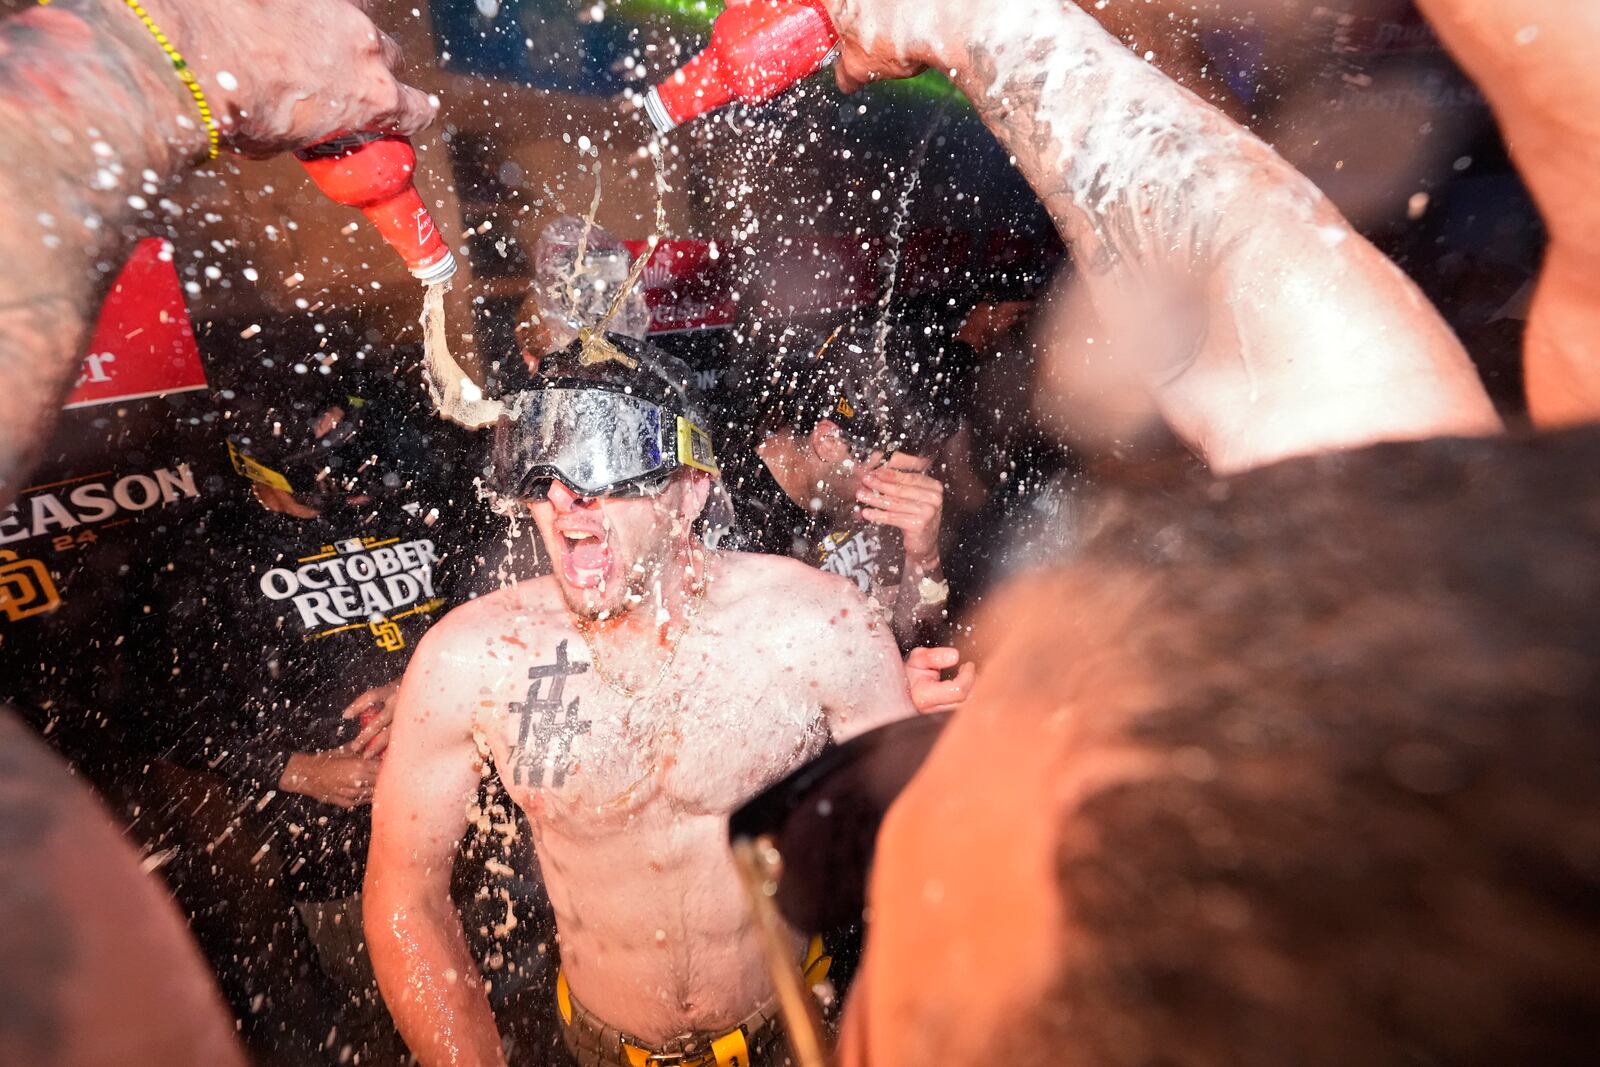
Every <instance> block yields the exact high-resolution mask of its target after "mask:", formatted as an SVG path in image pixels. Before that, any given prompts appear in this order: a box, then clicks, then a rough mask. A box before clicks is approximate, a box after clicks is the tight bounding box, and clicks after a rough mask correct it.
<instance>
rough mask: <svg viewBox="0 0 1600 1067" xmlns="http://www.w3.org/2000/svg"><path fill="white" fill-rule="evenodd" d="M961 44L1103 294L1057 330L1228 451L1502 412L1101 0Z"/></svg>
mask: <svg viewBox="0 0 1600 1067" xmlns="http://www.w3.org/2000/svg"><path fill="white" fill-rule="evenodd" d="M947 52H948V55H949V57H950V58H949V60H948V69H952V70H954V71H955V80H956V81H957V83H958V84H959V85H960V86H961V88H962V89H963V90H964V91H965V92H966V93H968V95H969V96H971V98H972V99H973V101H974V103H975V105H976V107H977V109H978V111H979V113H980V114H981V115H982V116H983V118H984V121H985V122H986V123H987V124H988V125H989V127H990V129H991V130H992V131H993V132H994V133H995V135H996V136H997V137H998V138H999V139H1000V140H1001V141H1002V142H1003V143H1004V144H1005V145H1006V146H1007V148H1008V149H1009V150H1010V151H1011V152H1012V153H1013V154H1014V156H1015V157H1016V162H1017V166H1018V167H1019V168H1020V169H1021V170H1022V172H1023V174H1024V175H1025V176H1026V177H1027V179H1028V181H1029V182H1030V184H1031V185H1032V186H1033V188H1034V190H1035V192H1036V193H1037V194H1038V195H1039V197H1040V199H1041V200H1042V201H1043V203H1044V205H1045V207H1046V208H1047V209H1048V210H1049V212H1050V214H1051V216H1052V217H1053V219H1054V220H1055V222H1056V225H1057V226H1058V228H1059V229H1060V231H1061V233H1062V236H1063V237H1064V238H1065V239H1066V241H1067V242H1068V243H1069V244H1070V245H1071V247H1072V250H1073V259H1074V263H1075V265H1076V267H1077V271H1078V273H1077V279H1076V281H1077V284H1079V285H1081V286H1082V287H1083V290H1084V292H1085V293H1086V294H1087V295H1088V307H1089V310H1090V311H1091V313H1092V314H1091V315H1090V316H1089V321H1085V322H1082V323H1076V324H1075V326H1074V329H1075V331H1076V332H1074V333H1073V335H1072V336H1067V337H1058V338H1052V344H1055V345H1058V346H1062V348H1063V351H1064V352H1065V353H1066V354H1067V355H1066V358H1070V359H1079V360H1083V361H1106V360H1110V361H1112V362H1113V363H1115V364H1116V366H1117V367H1118V368H1119V373H1121V374H1125V375H1126V376H1127V377H1128V378H1130V379H1135V380H1139V381H1141V382H1143V383H1144V385H1145V386H1146V387H1147V388H1148V389H1149V391H1150V392H1151V394H1152V395H1153V396H1154V397H1155V399H1156V403H1157V405H1158V406H1159V407H1160V409H1161V412H1162V414H1163V415H1164V416H1165V417H1166V419H1167V421H1168V423H1169V425H1171V426H1172V428H1173V429H1174V430H1175V431H1176V432H1177V434H1178V435H1179V436H1180V437H1181V438H1182V439H1183V440H1184V441H1185V442H1186V443H1188V444H1189V445H1190V446H1191V447H1192V448H1194V449H1195V451H1197V452H1198V453H1200V454H1201V455H1202V456H1204V457H1205V458H1206V459H1207V460H1208V462H1210V463H1211V465H1212V466H1213V468H1214V469H1216V470H1218V471H1220V472H1236V471H1239V470H1243V469H1247V468H1249V467H1252V466H1257V465H1260V464H1262V463H1268V462H1273V461H1275V460H1278V459H1282V458H1285V457H1287V456H1291V455H1298V454H1303V453H1306V452H1312V451H1320V450H1325V449H1331V448H1348V447H1358V446H1361V445H1365V444H1369V443H1372V442H1375V441H1380V440H1394V439H1403V438H1414V437H1423V436H1433V435H1438V434H1467V433H1486V432H1493V431H1494V430H1495V429H1497V428H1498V425H1499V424H1498V421H1497V419H1496V417H1495V415H1494V411H1493V408H1492V407H1491V406H1490V404H1489V402H1488V398H1487V396H1486V395H1485V393H1484V391H1483V388H1482V384H1481V382H1480V381H1479V380H1478V378H1477V374H1476V372H1475V371H1474V369H1473V367H1472V365H1471V363H1470V361H1469V360H1468V359H1467V357H1466V354H1465V352H1464V351H1463V350H1462V349H1461V347H1460V344H1459V343H1458V342H1457V341H1456V340H1455V338H1454V336H1453V335H1452V334H1451V333H1450V330H1449V328H1448V327H1447V326H1446V325H1445V323H1444V321H1443V319H1442V318H1441V317H1440V316H1439V315H1438V313H1437V311H1435V310H1434V309H1433V307H1432V306H1431V305H1430V304H1428V302H1427V300H1426V299H1425V298H1424V297H1423V296H1422V294H1421V292H1420V291H1419V290H1418V289H1417V288H1416V286H1415V284H1414V283H1412V282H1411V281H1410V280H1409V279H1408V278H1407V277H1406V276H1405V275H1404V274H1403V273H1402V272H1400V271H1399V270H1398V269H1396V268H1395V267H1394V265H1393V264H1392V263H1390V262H1389V261H1388V260H1386V259H1385V258H1384V257H1383V256H1382V255H1381V254H1380V253H1379V252H1378V251H1377V250H1376V249H1374V248H1373V247H1372V246H1371V244H1369V243H1368V242H1367V241H1365V240H1364V239H1362V238H1361V237H1360V236H1359V235H1358V234H1356V233H1355V232H1354V231H1353V230H1352V229H1351V227H1350V225H1349V223H1348V222H1347V221H1346V220H1345V219H1344V218H1343V217H1342V216H1341V215H1340V214H1339V212H1338V211H1337V209H1335V208H1334V207H1333V205H1332V204H1331V203H1330V202H1329V201H1328V200H1327V198H1326V197H1324V196H1323V195H1322V193H1321V192H1320V191H1319V190H1318V189H1317V188H1316V187H1315V186H1314V185H1313V184H1312V183H1311V182H1310V181H1309V180H1307V179H1306V178H1305V177H1304V176H1303V175H1301V174H1300V173H1299V172H1298V171H1296V170H1295V169H1294V168H1293V167H1291V166H1290V165H1289V164H1288V163H1286V162H1285V161H1284V160H1283V159H1281V158H1280V157H1279V156H1277V155H1276V154H1275V153H1274V152H1273V151H1272V150H1271V149H1270V148H1269V147H1267V145H1265V144H1264V143H1263V142H1261V141H1260V140H1259V139H1257V138H1256V137H1255V136H1253V135H1252V134H1250V133H1249V132H1248V131H1246V130H1245V129H1243V128H1242V127H1240V126H1239V125H1237V124H1236V123H1234V122H1233V121H1232V120H1230V119H1229V118H1228V117H1227V116H1225V115H1223V114H1222V113H1221V112H1220V111H1218V110H1217V109H1216V108H1214V107H1211V106H1210V105H1208V104H1206V103H1204V102H1203V101H1201V100H1200V99H1199V98H1198V97H1196V96H1194V95H1193V94H1192V93H1190V92H1188V91H1186V90H1184V89H1183V88H1181V87H1180V86H1178V85H1176V84H1175V83H1173V82H1172V81H1171V80H1170V79H1169V78H1168V77H1166V76H1165V75H1164V74H1162V73H1161V72H1160V71H1159V70H1157V69H1156V68H1155V67H1154V66H1152V65H1151V64H1149V63H1147V62H1145V61H1144V60H1143V59H1141V58H1140V57H1139V56H1136V55H1134V54H1133V53H1131V52H1129V51H1128V50H1127V49H1126V48H1125V47H1123V46H1122V45H1121V44H1120V43H1119V42H1117V41H1116V40H1115V39H1114V38H1113V37H1112V36H1111V35H1110V34H1108V33H1107V32H1106V31H1105V30H1103V29H1101V28H1100V27H1099V26H1098V25H1097V24H1096V22H1095V20H1094V19H1093V18H1091V17H1090V16H1089V15H1088V14H1086V13H1085V12H1084V11H1082V10H1079V9H1078V8H1077V7H1076V6H1074V5H1073V4H1071V3H1067V2H1063V0H1020V2H1019V3H1018V4H1017V5H1016V10H1014V11H1012V13H1011V17H1008V19H1007V20H1006V21H1005V23H1004V24H1003V25H993V26H985V27H983V28H982V29H981V32H978V31H975V32H972V33H970V34H966V35H964V36H963V37H962V38H961V39H959V40H955V41H954V43H953V44H951V45H950V46H948V48H947ZM1091 346H1092V347H1091Z"/></svg>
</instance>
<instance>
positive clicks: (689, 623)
mask: <svg viewBox="0 0 1600 1067" xmlns="http://www.w3.org/2000/svg"><path fill="white" fill-rule="evenodd" d="M705 597H706V587H705V582H704V581H703V580H702V581H701V582H700V583H699V584H698V585H696V586H695V589H694V596H693V597H692V598H691V599H690V601H689V608H688V610H687V611H685V612H684V615H685V616H686V620H685V622H684V625H683V629H682V630H681V631H679V633H678V638H677V640H675V641H673V642H672V647H671V648H670V649H668V650H667V658H666V659H665V660H663V661H662V663H661V669H660V670H658V671H656V676H655V678H653V679H651V681H650V684H649V685H646V686H640V687H637V688H629V687H628V686H626V685H623V684H622V683H621V682H619V681H617V680H616V679H614V678H612V677H610V676H609V675H608V674H607V673H606V669H605V667H604V666H603V665H602V664H601V662H600V646H599V645H597V644H596V643H595V641H594V638H593V636H592V635H591V633H590V630H589V627H587V626H582V625H580V626H579V627H578V628H577V629H578V635H579V636H580V637H582V638H583V643H584V644H585V645H587V646H588V647H589V658H590V659H591V660H592V661H593V663H594V673H595V674H596V675H598V676H599V678H600V680H601V681H602V682H604V683H605V686H606V688H607V689H610V690H611V691H612V692H614V693H616V694H618V695H619V696H622V697H625V698H627V699H628V700H630V701H637V700H638V699H639V698H640V697H641V696H647V695H649V694H652V693H654V692H655V691H656V689H657V688H659V687H660V685H661V683H662V682H663V681H664V680H666V677H667V672H668V671H669V670H671V669H672V664H673V662H674V661H675V660H677V658H678V649H679V648H681V647H682V646H683V642H684V641H685V639H687V638H688V636H689V634H690V633H691V632H692V631H693V630H694V624H695V622H696V620H698V619H699V617H700V608H701V606H702V605H703V604H704V603H705Z"/></svg>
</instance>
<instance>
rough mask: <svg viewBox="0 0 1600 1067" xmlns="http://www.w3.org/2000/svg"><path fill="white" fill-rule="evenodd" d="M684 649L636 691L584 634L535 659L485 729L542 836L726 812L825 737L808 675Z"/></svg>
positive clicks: (754, 659) (755, 658)
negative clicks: (605, 671)
mask: <svg viewBox="0 0 1600 1067" xmlns="http://www.w3.org/2000/svg"><path fill="white" fill-rule="evenodd" d="M730 651H731V650H730V649H727V648H726V647H717V648H716V649H715V653H716V654H715V655H713V650H712V649H711V648H707V647H705V646H701V645H691V644H690V643H688V642H686V643H685V646H684V647H683V648H682V649H680V650H679V654H678V655H677V656H676V657H675V659H674V661H673V662H672V664H671V665H670V667H669V668H668V669H667V671H666V672H665V673H664V674H663V675H661V680H660V682H659V683H656V684H653V685H645V686H643V687H642V688H641V689H640V690H638V691H637V692H635V693H633V694H632V695H627V694H624V693H622V692H619V691H618V690H617V689H616V688H614V687H613V686H612V685H611V684H609V683H608V682H607V681H606V679H605V677H603V676H602V674H601V673H600V671H599V670H597V669H596V667H595V664H594V662H593V660H592V657H591V654H590V652H589V649H588V648H587V647H586V646H585V645H584V643H583V642H582V641H581V640H579V639H576V638H574V639H570V640H562V641H558V642H557V643H556V647H555V652H554V655H553V656H550V657H548V658H547V660H546V661H545V662H540V663H534V664H531V665H530V666H529V668H528V672H527V679H526V682H525V683H523V685H522V686H521V688H522V690H523V691H522V692H521V693H520V694H518V695H517V696H516V698H515V699H511V700H509V701H508V702H507V703H505V704H503V705H501V706H499V707H498V708H497V709H496V710H495V711H494V712H493V713H492V714H491V715H490V716H488V721H487V723H486V725H487V726H488V730H487V733H488V735H489V747H490V749H491V752H492V755H493V757H494V760H495V763H496V765H497V767H498V768H499V769H500V776H501V778H502V780H503V781H504V782H505V785H506V788H507V789H508V790H509V791H510V793H511V794H512V796H513V798H514V799H516V800H517V802H518V803H520V804H521V805H522V807H523V808H524V810H526V811H527V812H528V814H529V816H530V817H531V818H533V819H534V820H535V821H536V822H537V823H539V824H540V827H541V829H542V830H554V831H555V832H557V833H561V834H563V835H567V836H578V837H592V836H595V835H598V834H602V833H606V832H616V831H620V830H625V829H630V828H632V829H639V828H641V827H640V824H641V823H650V822H655V821H660V822H670V821H672V820H674V819H676V818H677V817H679V816H682V815H723V814H726V813H727V812H729V811H731V810H733V808H734V807H735V806H737V805H738V804H739V803H740V802H741V801H742V800H744V799H745V798H746V797H748V796H750V795H751V794H752V793H754V792H756V791H758V790H759V789H760V788H761V787H762V786H764V785H766V784H768V783H770V782H772V781H774V780H776V779H777V778H779V777H781V776H782V775H783V774H785V773H786V772H788V771H789V770H790V769H792V768H793V767H795V766H797V765H798V764H799V763H801V762H803V761H804V760H805V759H807V758H808V757H809V756H811V755H812V754H814V753H815V752H816V751H817V750H819V749H820V748H821V747H822V745H823V743H824V742H825V741H826V739H827V730H826V726H825V723H824V720H823V717H822V711H821V708H820V706H819V703H818V701H817V699H816V698H815V696H814V691H813V689H812V687H811V685H810V680H808V679H805V678H803V677H801V676H800V675H799V672H797V671H796V670H795V669H794V668H792V667H787V666H785V665H783V664H781V663H774V662H772V660H771V657H762V656H760V655H755V654H752V653H751V650H748V649H746V650H744V652H742V653H741V654H738V655H729V654H728V653H729V652H730Z"/></svg>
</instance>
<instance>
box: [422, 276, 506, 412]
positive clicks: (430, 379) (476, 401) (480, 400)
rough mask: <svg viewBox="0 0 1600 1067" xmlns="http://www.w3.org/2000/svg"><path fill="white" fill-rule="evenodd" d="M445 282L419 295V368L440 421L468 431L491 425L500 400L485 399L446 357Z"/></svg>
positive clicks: (455, 363) (453, 361)
mask: <svg viewBox="0 0 1600 1067" xmlns="http://www.w3.org/2000/svg"><path fill="white" fill-rule="evenodd" d="M449 289H450V283H449V282H435V283H434V284H432V285H430V286H428V287H427V289H425V290H424V291H423V294H422V367H423V371H424V377H425V378H426V380H427V383H428V396H429V398H430V399H432V400H433V406H434V409H435V410H436V411H438V413H439V416H440V418H444V419H448V420H449V421H451V422H453V423H455V424H457V425H458V426H465V427H466V428H467V429H469V430H477V429H481V428H482V427H484V426H491V425H493V424H494V421H495V420H496V419H498V418H499V417H500V412H501V410H502V405H501V403H500V401H498V400H493V399H488V398H485V397H484V395H483V390H482V389H480V388H478V385H477V383H476V382H474V381H473V380H472V379H471V378H468V377H467V373H466V371H464V370H462V369H461V364H459V363H457V362H456V360H455V357H454V356H452V355H451V354H450V341H449V337H448V334H447V331H446V329H445V321H444V294H445V293H446V292H448V291H449Z"/></svg>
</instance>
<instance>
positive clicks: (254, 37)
mask: <svg viewBox="0 0 1600 1067" xmlns="http://www.w3.org/2000/svg"><path fill="white" fill-rule="evenodd" d="M366 6H367V4H366V0H273V2H271V3H267V2H264V0H206V2H204V3H181V2H180V0H146V2H145V8H146V10H148V11H149V12H150V14H151V16H152V17H153V18H154V19H155V21H156V23H157V24H158V25H160V26H161V27H162V29H163V30H165V31H166V33H167V35H168V36H169V37H170V38H171V39H172V41H173V43H174V45H176V47H177V48H178V50H179V51H180V52H182V53H183V56H184V58H185V59H186V60H188V62H189V66H190V69H192V70H193V71H194V72H195V75H196V76H197V77H198V78H199V79H200V85H201V87H202V88H203V89H204V90H205V93H206V97H207V98H208V99H209V100H210V101H211V106H212V109H213V110H214V111H215V113H216V115H217V121H218V124H219V125H220V127H221V133H222V143H223V144H224V145H226V146H227V147H229V148H232V149H233V150H234V151H236V152H240V153H243V154H244V155H247V156H254V157H258V158H260V157H265V156H270V155H274V154H276V153H278V152H284V151H289V150H292V149H296V148H301V147H304V146H305V145H308V144H314V143H315V142H317V141H322V140H326V139H327V138H329V137H331V136H333V135H335V134H338V133H342V132H348V131H351V130H384V131H386V132H393V133H402V134H413V133H417V132H418V131H420V130H422V129H423V128H424V127H426V126H427V125H428V124H429V123H430V122H432V121H433V117H434V113H435V111H436V110H437V108H436V106H435V105H434V103H433V102H431V101H430V100H429V98H428V96H427V95H426V94H424V93H423V92H422V91H421V90H419V89H415V88H413V87H412V86H409V85H406V84H404V83H403V82H401V81H400V80H399V79H398V78H397V77H396V74H397V72H398V71H399V70H400V66H401V56H400V48H399V46H398V45H396V44H395V42H394V40H393V38H391V37H390V36H389V35H388V34H386V33H384V32H383V31H382V30H380V29H378V28H377V27H376V26H374V25H373V24H372V20H371V19H369V18H368V17H367V15H366Z"/></svg>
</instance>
